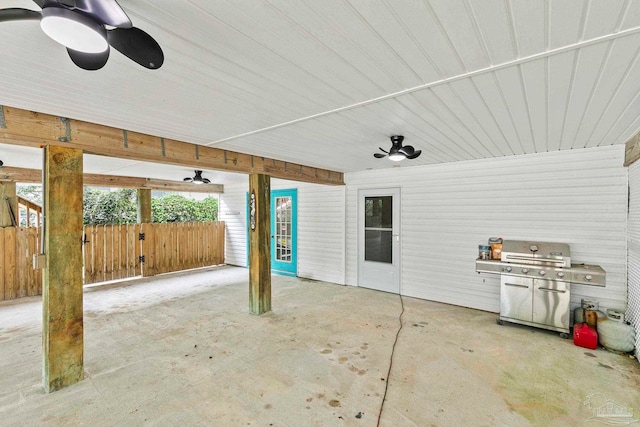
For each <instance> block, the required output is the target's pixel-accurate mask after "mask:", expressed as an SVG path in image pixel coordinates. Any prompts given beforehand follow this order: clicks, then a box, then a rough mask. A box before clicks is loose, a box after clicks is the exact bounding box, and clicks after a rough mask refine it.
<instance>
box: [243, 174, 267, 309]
mask: <svg viewBox="0 0 640 427" xmlns="http://www.w3.org/2000/svg"><path fill="white" fill-rule="evenodd" d="M270 187H271V182H270V177H269V175H262V174H255V173H253V174H250V175H249V218H248V226H249V310H250V311H251V313H253V314H262V313H266V312H267V311H271V244H270V243H271V239H270V233H271V221H270V207H269V205H270V203H271V190H270Z"/></svg>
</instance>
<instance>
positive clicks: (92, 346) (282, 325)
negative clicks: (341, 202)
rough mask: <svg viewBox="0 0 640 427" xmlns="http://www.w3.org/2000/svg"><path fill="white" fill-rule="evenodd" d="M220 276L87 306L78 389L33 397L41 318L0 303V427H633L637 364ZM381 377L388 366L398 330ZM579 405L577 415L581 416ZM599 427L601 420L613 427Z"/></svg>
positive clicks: (37, 392)
mask: <svg viewBox="0 0 640 427" xmlns="http://www.w3.org/2000/svg"><path fill="white" fill-rule="evenodd" d="M272 287H273V311H272V312H270V313H268V314H265V315H263V316H253V315H251V314H249V312H248V271H247V270H246V269H243V268H236V267H218V268H211V269H206V270H198V271H193V272H187V273H182V274H172V275H166V276H160V277H156V278H153V279H140V280H134V281H130V282H125V283H120V284H112V285H108V286H102V287H92V288H87V289H86V291H85V303H84V304H85V308H84V313H85V379H84V380H83V381H82V382H80V383H78V384H76V385H73V386H71V387H68V388H66V389H64V390H61V391H58V392H55V393H52V394H45V393H44V392H43V388H42V385H41V380H40V378H41V366H42V349H41V347H42V345H41V316H42V315H41V302H40V298H38V297H32V298H25V299H21V300H17V301H9V302H2V303H0V372H1V375H0V425H4V426H38V425H43V426H137V425H149V426H292V427H301V426H376V424H377V421H378V415H379V413H380V408H381V403H382V400H383V396H384V394H385V386H386V385H387V382H388V383H389V384H388V390H387V394H386V400H385V402H384V407H383V412H382V417H381V421H380V425H381V426H431V425H436V426H526V425H557V426H578V425H603V424H602V422H603V421H607V419H605V418H602V417H600V418H599V419H594V418H593V417H594V415H595V414H596V412H595V409H596V408H597V407H600V406H602V405H606V404H607V402H608V404H609V406H610V407H611V406H615V405H618V407H620V408H622V409H624V410H626V411H627V412H629V413H630V412H634V414H633V415H634V416H632V417H629V419H628V421H629V423H628V424H629V425H640V424H638V423H637V422H636V421H634V420H636V419H638V418H640V364H638V362H637V361H636V360H635V359H632V358H630V357H629V356H625V355H618V354H615V353H612V352H609V351H606V350H603V349H598V350H588V349H585V348H581V347H576V346H574V345H573V342H572V340H571V339H569V340H565V339H561V338H560V337H559V335H558V334H557V333H553V332H549V331H543V330H538V329H533V328H527V327H522V326H517V325H504V326H498V325H497V324H496V321H495V319H496V314H494V313H487V312H483V311H477V310H471V309H465V308H461V307H456V306H451V305H446V304H440V303H435V302H430V301H424V300H419V299H413V298H407V297H403V299H402V302H401V300H400V298H399V297H398V295H392V294H387V293H383V292H376V291H371V290H367V289H363V288H354V287H347V286H338V285H333V284H328V283H323V282H315V281H309V280H304V279H296V278H288V277H282V276H273V283H272ZM402 305H404V313H403V315H402V325H403V327H402V330H401V331H400V333H399V335H398V340H397V344H396V346H395V353H394V356H393V364H392V369H391V375H390V376H389V378H387V372H388V369H389V362H390V356H391V353H392V348H393V345H394V341H395V339H396V333H397V331H398V328H399V326H400V322H399V316H400V313H401V311H402ZM585 403H586V404H585ZM609 421H610V420H609Z"/></svg>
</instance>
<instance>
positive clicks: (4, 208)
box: [0, 181, 19, 227]
mask: <svg viewBox="0 0 640 427" xmlns="http://www.w3.org/2000/svg"><path fill="white" fill-rule="evenodd" d="M5 197H8V198H9V199H8V200H9V204H10V205H11V210H10V209H9V205H7V199H5ZM12 212H13V215H14V217H15V220H16V222H19V218H18V199H17V197H16V183H15V182H9V181H7V182H0V227H11V226H13V222H12V220H11V215H12Z"/></svg>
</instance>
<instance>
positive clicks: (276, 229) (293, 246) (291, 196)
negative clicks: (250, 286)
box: [247, 188, 298, 277]
mask: <svg viewBox="0 0 640 427" xmlns="http://www.w3.org/2000/svg"><path fill="white" fill-rule="evenodd" d="M297 199H298V190H297V189H295V188H294V189H289V190H271V272H272V273H275V274H282V275H284V276H293V277H295V276H297V275H298V252H297V244H298V209H297ZM248 218H249V193H247V219H248ZM247 222H248V221H247ZM249 260H250V257H249V230H248V227H247V265H249Z"/></svg>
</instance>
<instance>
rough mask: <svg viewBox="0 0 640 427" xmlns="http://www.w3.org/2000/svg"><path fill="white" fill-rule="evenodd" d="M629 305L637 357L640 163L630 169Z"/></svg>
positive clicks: (639, 333)
mask: <svg viewBox="0 0 640 427" xmlns="http://www.w3.org/2000/svg"><path fill="white" fill-rule="evenodd" d="M627 246H628V256H629V266H628V274H629V303H628V307H627V320H628V321H629V322H631V324H632V325H633V326H634V327H635V329H636V356H640V350H639V349H640V162H635V163H634V164H633V165H631V166H630V167H629V220H628V225H627Z"/></svg>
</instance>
